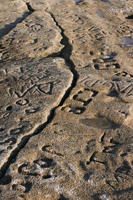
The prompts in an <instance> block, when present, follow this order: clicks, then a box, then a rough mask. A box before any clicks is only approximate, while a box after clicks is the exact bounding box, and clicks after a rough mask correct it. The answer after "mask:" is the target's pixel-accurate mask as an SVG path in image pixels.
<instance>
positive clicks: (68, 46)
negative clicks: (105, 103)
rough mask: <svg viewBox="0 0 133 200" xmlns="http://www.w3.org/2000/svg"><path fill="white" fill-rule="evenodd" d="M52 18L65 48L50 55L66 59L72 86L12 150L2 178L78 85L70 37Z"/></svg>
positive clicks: (1, 173) (0, 173)
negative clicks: (31, 139) (31, 131)
mask: <svg viewBox="0 0 133 200" xmlns="http://www.w3.org/2000/svg"><path fill="white" fill-rule="evenodd" d="M50 15H51V17H52V19H53V20H54V22H55V23H56V25H57V26H58V27H59V28H60V30H61V35H62V40H61V44H63V45H64V48H63V49H62V50H61V51H60V53H59V54H58V56H57V55H56V54H55V55H51V56H49V57H61V58H63V59H64V60H65V63H66V65H67V66H68V67H69V69H70V71H71V73H72V74H73V80H72V83H71V85H70V87H68V89H67V90H66V92H65V94H64V96H63V97H62V99H61V101H60V103H59V104H58V105H57V106H56V107H54V108H53V109H51V111H50V114H49V116H48V118H47V121H45V122H44V123H42V124H41V125H40V126H39V127H37V128H36V129H35V131H33V133H31V134H29V135H26V136H24V137H23V138H22V139H21V141H20V143H19V144H18V145H17V147H16V148H15V149H14V150H13V151H12V152H11V154H10V156H9V157H8V158H7V162H5V163H4V164H3V166H2V167H1V170H0V178H2V177H3V176H4V175H5V174H6V172H7V170H8V168H9V167H10V165H11V164H12V163H13V162H14V160H15V159H16V157H17V155H18V153H19V152H20V151H21V149H23V148H24V147H25V145H26V144H27V142H28V141H29V139H30V138H31V137H33V136H35V135H38V134H40V133H41V132H42V131H43V130H44V129H45V128H46V127H47V125H49V124H50V123H51V121H52V120H53V118H54V116H55V112H56V109H57V108H58V107H60V106H62V105H63V104H64V102H65V100H66V99H67V98H68V97H69V95H70V93H71V91H72V89H73V88H74V87H75V86H76V83H77V80H78V76H79V75H78V73H77V71H76V69H75V65H74V63H73V61H72V60H71V58H70V57H71V53H72V45H71V44H70V42H69V39H68V37H67V36H66V35H65V33H64V29H63V28H62V27H61V26H60V25H59V24H58V22H57V21H56V19H55V17H54V15H53V14H52V13H50Z"/></svg>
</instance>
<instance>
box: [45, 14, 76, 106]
mask: <svg viewBox="0 0 133 200" xmlns="http://www.w3.org/2000/svg"><path fill="white" fill-rule="evenodd" d="M48 13H49V14H50V16H51V18H52V19H53V20H54V22H55V24H56V26H57V27H58V28H59V29H60V31H61V36H62V40H61V44H62V45H64V48H63V49H61V51H60V52H57V53H53V54H51V55H49V56H48V57H60V58H63V59H64V60H65V63H66V65H67V66H68V67H69V69H70V71H71V72H72V74H73V81H72V85H71V87H70V88H68V90H67V91H66V93H65V95H64V97H63V98H62V100H61V102H60V106H62V105H63V103H64V102H65V100H66V99H67V98H68V97H69V95H70V93H71V91H72V89H73V88H74V87H75V86H76V84H77V80H78V78H79V75H78V72H77V71H76V69H75V65H74V63H73V61H72V60H71V55H72V50H73V48H72V45H71V44H70V42H69V38H68V37H67V36H66V35H65V33H64V29H63V28H62V27H61V25H59V23H58V21H57V20H56V18H55V16H54V15H53V14H52V13H50V12H48Z"/></svg>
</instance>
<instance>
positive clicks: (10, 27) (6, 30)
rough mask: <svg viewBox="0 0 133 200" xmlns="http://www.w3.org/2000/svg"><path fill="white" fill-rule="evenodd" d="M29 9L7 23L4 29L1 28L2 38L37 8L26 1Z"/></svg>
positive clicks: (0, 36)
mask: <svg viewBox="0 0 133 200" xmlns="http://www.w3.org/2000/svg"><path fill="white" fill-rule="evenodd" d="M26 5H27V9H28V11H26V12H24V14H23V15H22V16H21V17H19V18H17V19H16V20H15V21H14V22H12V23H10V24H7V25H5V27H3V28H2V29H0V39H2V38H3V37H4V36H5V35H7V34H8V33H10V31H12V30H13V29H14V28H15V27H16V26H17V24H19V23H22V22H23V21H24V20H25V19H26V18H27V17H28V16H29V15H31V14H32V13H33V12H34V11H35V10H34V9H33V8H32V7H31V5H30V4H29V3H26Z"/></svg>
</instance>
